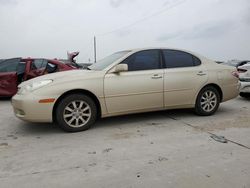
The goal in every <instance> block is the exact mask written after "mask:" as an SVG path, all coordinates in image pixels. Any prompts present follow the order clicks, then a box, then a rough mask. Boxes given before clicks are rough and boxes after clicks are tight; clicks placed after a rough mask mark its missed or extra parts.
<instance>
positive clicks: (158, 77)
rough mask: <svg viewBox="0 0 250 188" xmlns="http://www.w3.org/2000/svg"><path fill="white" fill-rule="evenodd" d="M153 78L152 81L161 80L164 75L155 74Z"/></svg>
mask: <svg viewBox="0 0 250 188" xmlns="http://www.w3.org/2000/svg"><path fill="white" fill-rule="evenodd" d="M151 78H152V79H160V78H162V75H159V74H154V75H153V76H152V77H151Z"/></svg>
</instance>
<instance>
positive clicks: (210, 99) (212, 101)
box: [195, 86, 220, 116]
mask: <svg viewBox="0 0 250 188" xmlns="http://www.w3.org/2000/svg"><path fill="white" fill-rule="evenodd" d="M219 105H220V94H219V92H218V90H217V89H216V88H214V87H212V86H207V87H205V88H203V89H202V90H201V91H200V92H199V94H198V96H197V99H196V104H195V112H196V114H198V115H201V116H209V115H212V114H214V113H215V112H216V111H217V109H218V107H219Z"/></svg>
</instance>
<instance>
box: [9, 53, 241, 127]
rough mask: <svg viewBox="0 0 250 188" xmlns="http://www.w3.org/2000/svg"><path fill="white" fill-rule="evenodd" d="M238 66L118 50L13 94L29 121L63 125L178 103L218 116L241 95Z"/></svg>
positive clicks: (199, 58)
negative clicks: (223, 106)
mask: <svg viewBox="0 0 250 188" xmlns="http://www.w3.org/2000/svg"><path fill="white" fill-rule="evenodd" d="M239 87H240V84H239V80H238V74H237V71H236V69H235V68H233V67H229V66H225V65H219V64H216V63H215V62H214V61H211V60H209V59H207V58H205V57H203V56H200V55H197V54H195V53H191V52H188V51H184V50H178V49H167V48H166V49H158V48H155V49H152V48H150V49H135V50H127V51H120V52H116V53H114V54H112V55H110V56H108V57H106V58H104V59H102V60H101V61H99V62H97V63H95V64H93V65H91V66H90V67H88V69H87V70H73V71H66V72H60V73H54V74H50V75H45V76H42V77H39V78H35V79H32V80H29V81H26V82H23V83H22V84H21V85H19V87H18V93H17V94H16V95H15V96H14V97H13V98H12V105H13V108H14V112H15V115H16V116H17V117H18V118H20V119H22V120H25V121H31V122H56V123H57V124H58V125H59V126H60V127H61V128H62V129H63V130H65V131H70V132H75V131H83V130H86V129H88V128H90V126H91V125H93V124H94V122H95V121H96V119H97V118H98V117H108V116H116V115H123V114H132V113H140V112H148V111H157V110H165V109H176V108H194V110H195V112H196V114H198V115H202V116H208V115H212V114H214V113H215V112H216V110H217V109H218V107H219V104H220V103H221V102H224V101H227V100H230V99H233V98H235V97H236V96H238V94H239Z"/></svg>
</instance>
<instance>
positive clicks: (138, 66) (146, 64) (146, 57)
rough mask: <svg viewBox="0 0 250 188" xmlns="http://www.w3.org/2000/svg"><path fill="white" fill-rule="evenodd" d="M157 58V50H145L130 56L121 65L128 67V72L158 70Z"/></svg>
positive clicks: (158, 59) (158, 61) (158, 62)
mask: <svg viewBox="0 0 250 188" xmlns="http://www.w3.org/2000/svg"><path fill="white" fill-rule="evenodd" d="M159 57H160V56H159V51H158V50H146V51H141V52H137V53H136V54H133V55H131V56H130V57H129V58H127V59H126V60H125V61H123V62H122V63H123V64H127V65H128V70H129V71H138V70H151V69H159V68H160V58H159Z"/></svg>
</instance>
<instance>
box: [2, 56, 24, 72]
mask: <svg viewBox="0 0 250 188" xmlns="http://www.w3.org/2000/svg"><path fill="white" fill-rule="evenodd" d="M19 62H20V59H19V58H18V59H7V60H5V61H2V62H1V63H0V72H16V71H17V66H18V63H19Z"/></svg>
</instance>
